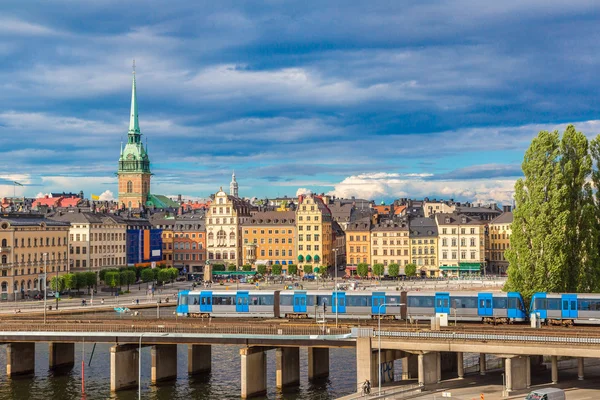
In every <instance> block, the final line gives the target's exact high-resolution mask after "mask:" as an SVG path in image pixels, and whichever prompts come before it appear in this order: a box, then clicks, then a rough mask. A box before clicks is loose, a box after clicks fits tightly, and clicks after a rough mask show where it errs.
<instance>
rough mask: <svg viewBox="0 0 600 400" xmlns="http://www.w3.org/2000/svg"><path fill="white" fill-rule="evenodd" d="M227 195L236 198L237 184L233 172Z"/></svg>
mask: <svg viewBox="0 0 600 400" xmlns="http://www.w3.org/2000/svg"><path fill="white" fill-rule="evenodd" d="M229 194H230V195H231V196H234V197H239V196H238V183H237V182H236V180H235V171H233V174H232V175H231V183H230V184H229Z"/></svg>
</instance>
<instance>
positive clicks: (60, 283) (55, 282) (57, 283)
mask: <svg viewBox="0 0 600 400" xmlns="http://www.w3.org/2000/svg"><path fill="white" fill-rule="evenodd" d="M64 288H65V280H64V278H63V277H62V276H58V277H56V276H53V277H52V279H51V280H50V289H52V290H54V291H56V292H61V291H63V290H64Z"/></svg>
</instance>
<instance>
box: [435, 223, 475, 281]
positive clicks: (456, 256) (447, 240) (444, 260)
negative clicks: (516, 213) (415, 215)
mask: <svg viewBox="0 0 600 400" xmlns="http://www.w3.org/2000/svg"><path fill="white" fill-rule="evenodd" d="M435 220H436V223H437V226H438V257H439V263H440V270H442V271H444V272H445V273H446V274H448V275H451V276H458V275H459V274H466V273H473V274H479V273H480V270H479V268H483V267H485V264H486V257H485V254H486V223H487V221H482V220H478V219H474V218H470V217H467V216H465V215H461V214H436V215H435ZM461 264H462V267H461ZM475 264H478V265H479V267H475Z"/></svg>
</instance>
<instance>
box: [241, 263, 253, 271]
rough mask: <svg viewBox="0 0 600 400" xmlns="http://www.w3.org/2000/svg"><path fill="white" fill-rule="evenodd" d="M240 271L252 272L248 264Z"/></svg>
mask: <svg viewBox="0 0 600 400" xmlns="http://www.w3.org/2000/svg"><path fill="white" fill-rule="evenodd" d="M242 271H252V265H250V264H245V265H242Z"/></svg>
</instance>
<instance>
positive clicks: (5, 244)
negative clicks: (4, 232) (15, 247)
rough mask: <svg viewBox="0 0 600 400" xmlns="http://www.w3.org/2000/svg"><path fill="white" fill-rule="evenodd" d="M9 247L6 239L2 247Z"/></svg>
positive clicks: (3, 240)
mask: <svg viewBox="0 0 600 400" xmlns="http://www.w3.org/2000/svg"><path fill="white" fill-rule="evenodd" d="M6 246H8V244H7V242H6V239H2V247H6Z"/></svg>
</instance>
